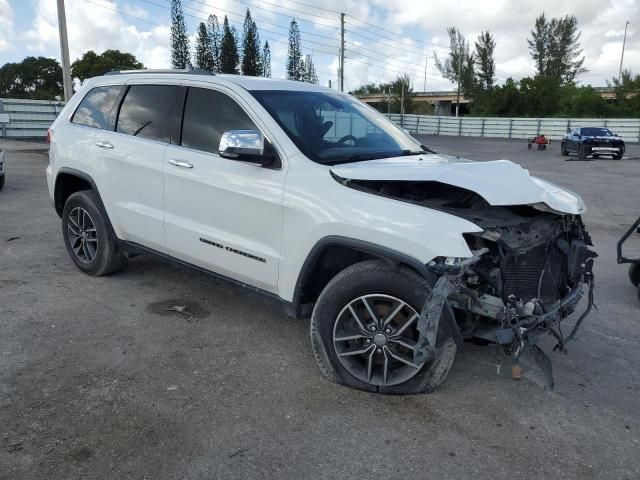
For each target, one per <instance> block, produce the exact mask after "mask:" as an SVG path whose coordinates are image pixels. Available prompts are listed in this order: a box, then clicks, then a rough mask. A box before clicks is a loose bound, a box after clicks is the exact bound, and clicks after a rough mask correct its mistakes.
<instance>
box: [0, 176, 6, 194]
mask: <svg viewBox="0 0 640 480" xmlns="http://www.w3.org/2000/svg"><path fill="white" fill-rule="evenodd" d="M4 176H5V174H4V173H3V174H2V175H0V190H2V187H4Z"/></svg>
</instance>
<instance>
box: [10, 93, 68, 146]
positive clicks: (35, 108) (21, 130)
mask: <svg viewBox="0 0 640 480" xmlns="http://www.w3.org/2000/svg"><path fill="white" fill-rule="evenodd" d="M62 107H64V102H57V101H49V100H21V99H16V98H0V138H43V137H46V136H47V130H48V129H49V126H51V124H52V123H53V121H54V120H55V119H56V117H57V116H58V114H59V113H60V110H62Z"/></svg>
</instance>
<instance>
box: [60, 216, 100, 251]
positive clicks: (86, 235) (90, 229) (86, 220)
mask: <svg viewBox="0 0 640 480" xmlns="http://www.w3.org/2000/svg"><path fill="white" fill-rule="evenodd" d="M67 231H68V235H69V245H70V246H71V250H72V251H73V253H74V255H75V256H76V258H77V259H78V260H80V261H81V262H83V263H91V262H92V261H93V260H94V259H95V258H96V255H97V253H98V232H97V231H96V227H95V224H94V223H93V219H92V218H91V215H89V212H87V211H86V210H85V209H84V208H82V207H75V208H74V209H73V210H71V213H69V218H68V221H67Z"/></svg>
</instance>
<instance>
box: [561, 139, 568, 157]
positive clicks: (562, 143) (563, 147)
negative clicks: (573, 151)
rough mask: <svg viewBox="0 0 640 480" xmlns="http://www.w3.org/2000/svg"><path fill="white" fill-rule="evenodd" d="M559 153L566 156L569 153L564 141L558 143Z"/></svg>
mask: <svg viewBox="0 0 640 480" xmlns="http://www.w3.org/2000/svg"><path fill="white" fill-rule="evenodd" d="M560 155H563V156H565V157H566V156H567V155H569V151H568V150H567V145H566V144H565V143H564V142H561V143H560Z"/></svg>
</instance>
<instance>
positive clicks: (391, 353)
mask: <svg viewBox="0 0 640 480" xmlns="http://www.w3.org/2000/svg"><path fill="white" fill-rule="evenodd" d="M432 285H433V282H432V281H427V280H426V279H425V278H423V277H421V276H419V275H418V274H417V273H415V272H414V271H413V270H410V269H408V268H402V267H395V266H392V265H389V264H387V263H385V262H382V261H378V260H372V261H366V262H361V263H358V264H355V265H352V266H351V267H348V268H346V269H345V270H343V271H342V272H340V273H339V274H338V275H336V276H335V277H334V278H333V279H332V280H331V281H330V282H329V284H328V285H327V286H326V287H325V289H324V290H323V291H322V293H321V294H320V297H319V298H318V301H317V302H316V305H315V308H314V310H313V315H312V317H311V326H310V330H311V345H312V347H313V351H314V354H315V357H316V360H317V362H318V365H319V367H320V370H321V371H322V372H323V373H324V375H325V376H326V377H327V378H328V379H329V380H331V381H333V382H336V383H340V384H342V385H346V386H349V387H352V388H357V389H360V390H366V391H370V392H379V393H387V394H415V393H429V392H432V391H433V390H434V389H435V388H436V387H437V386H438V385H440V384H441V383H442V382H443V381H444V379H445V377H446V376H447V374H448V373H449V370H450V369H451V366H452V365H453V361H454V358H455V354H456V350H457V345H456V343H455V341H454V339H453V335H452V331H451V328H453V327H452V325H453V322H454V321H455V320H454V319H453V318H451V317H450V316H449V315H450V313H449V312H450V311H449V309H447V308H445V309H444V311H443V314H442V317H441V319H440V322H439V324H438V333H437V337H436V355H435V358H433V359H431V360H428V361H426V362H424V363H422V364H421V363H419V361H415V362H414V357H413V353H414V350H415V346H416V341H417V340H418V331H417V323H418V317H419V312H420V311H421V309H422V306H423V304H424V302H425V301H426V299H427V297H428V295H429V293H430V292H431V287H432Z"/></svg>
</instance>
